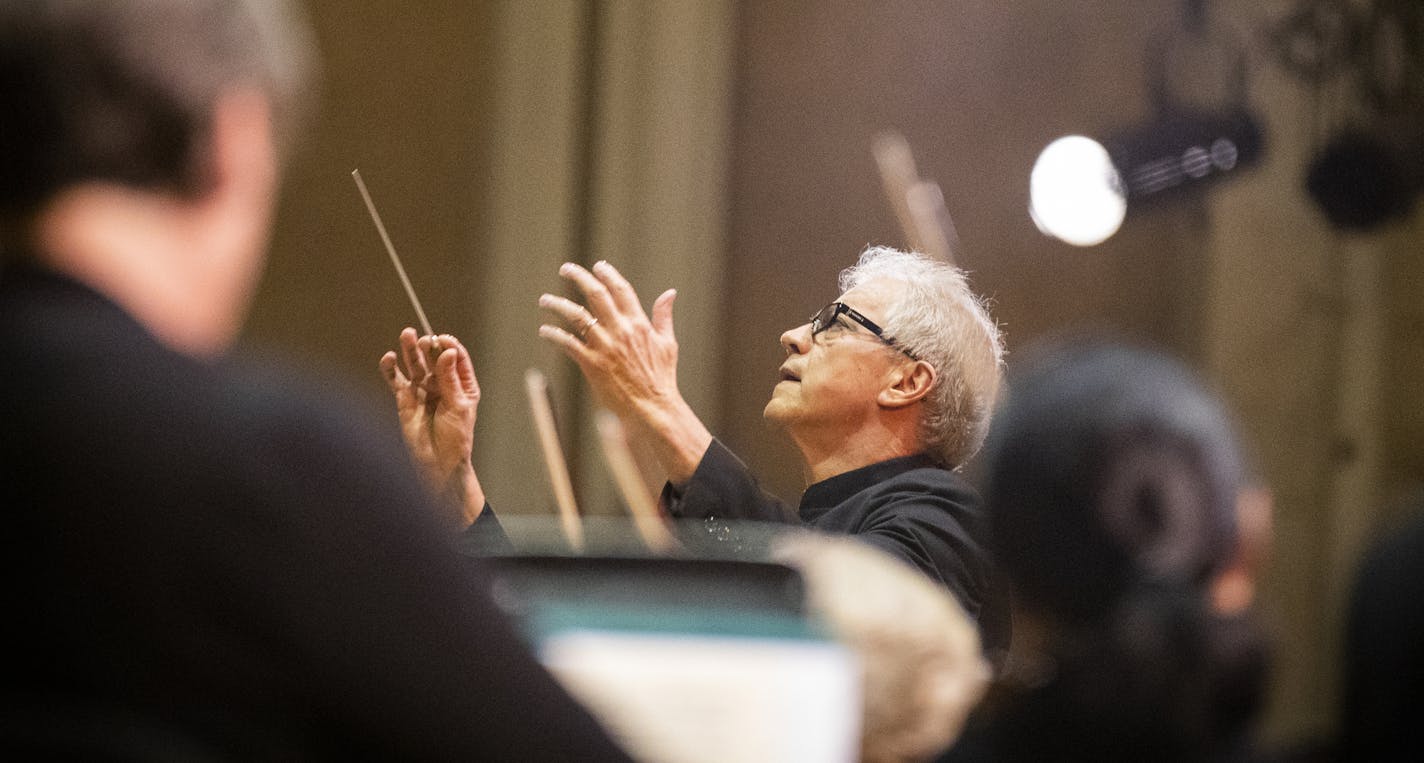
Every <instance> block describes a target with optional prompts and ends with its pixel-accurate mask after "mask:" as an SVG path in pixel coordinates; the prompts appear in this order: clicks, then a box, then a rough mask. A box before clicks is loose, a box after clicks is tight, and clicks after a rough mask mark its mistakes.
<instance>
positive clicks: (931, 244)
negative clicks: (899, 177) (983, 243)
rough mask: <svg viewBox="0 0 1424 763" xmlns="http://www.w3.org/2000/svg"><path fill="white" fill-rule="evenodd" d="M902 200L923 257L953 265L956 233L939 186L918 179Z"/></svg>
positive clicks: (957, 237) (957, 243) (956, 245)
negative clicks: (912, 224) (922, 247)
mask: <svg viewBox="0 0 1424 763" xmlns="http://www.w3.org/2000/svg"><path fill="white" fill-rule="evenodd" d="M905 200H906V202H907V203H908V206H909V208H910V218H911V219H912V220H914V224H915V229H916V230H917V231H919V234H920V243H921V245H922V246H924V250H923V251H924V252H925V254H928V255H930V256H932V257H938V258H939V259H941V260H943V261H945V262H948V263H950V264H951V265H953V264H954V251H955V250H956V249H958V248H959V234H958V232H956V231H955V229H954V220H953V219H952V218H950V216H949V210H948V209H946V208H945V206H944V192H943V191H941V190H940V188H939V184H937V183H934V182H932V181H929V180H920V181H918V182H916V183H915V184H914V185H912V186H910V189H909V191H908V192H907V193H906V194H905Z"/></svg>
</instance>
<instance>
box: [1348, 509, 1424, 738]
mask: <svg viewBox="0 0 1424 763" xmlns="http://www.w3.org/2000/svg"><path fill="white" fill-rule="evenodd" d="M1401 514H1402V515H1403V520H1402V521H1401V523H1400V524H1399V525H1398V526H1395V527H1391V528H1390V529H1389V530H1387V531H1384V532H1381V533H1380V534H1379V535H1378V536H1377V537H1375V538H1373V539H1372V540H1371V542H1370V545H1369V546H1368V547H1367V548H1366V550H1365V553H1364V556H1363V557H1362V559H1361V561H1360V566H1359V569H1358V570H1357V571H1356V573H1355V580H1354V585H1353V587H1352V589H1351V592H1350V608H1349V614H1348V616H1347V617H1346V620H1345V649H1344V652H1345V670H1344V674H1345V676H1344V692H1343V695H1344V696H1343V707H1342V710H1343V715H1342V718H1341V733H1340V738H1339V742H1338V746H1339V752H1340V758H1342V759H1344V760H1383V761H1394V760H1399V761H1403V760H1415V759H1417V758H1418V757H1419V754H1420V752H1419V751H1420V749H1421V747H1424V744H1421V742H1424V703H1421V702H1420V701H1419V694H1420V690H1421V689H1424V498H1420V497H1417V496H1416V497H1414V498H1413V499H1412V500H1410V501H1409V502H1408V503H1406V504H1405V507H1404V510H1403V511H1402V512H1401Z"/></svg>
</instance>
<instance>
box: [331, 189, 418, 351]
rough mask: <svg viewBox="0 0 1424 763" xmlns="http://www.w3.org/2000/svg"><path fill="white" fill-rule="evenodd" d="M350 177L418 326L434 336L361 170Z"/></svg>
mask: <svg viewBox="0 0 1424 763" xmlns="http://www.w3.org/2000/svg"><path fill="white" fill-rule="evenodd" d="M351 179H352V180H355V181H356V190H358V191H360V192H361V198H362V199H364V200H365V201H366V210H367V211H368V212H370V213H371V222H373V223H375V224H376V231H377V232H379V233H380V234H381V241H383V242H385V245H386V252H387V253H389V254H390V255H391V264H392V265H395V266H396V275H399V276H400V280H401V284H402V285H403V286H405V293H406V296H408V297H410V304H411V305H412V306H413V307H415V314H416V315H417V316H419V317H420V327H421V328H422V329H424V330H425V336H434V334H435V332H434V331H432V330H431V329H430V320H429V319H428V318H426V317H425V310H424V309H423V308H421V306H420V300H419V299H417V298H416V296H415V289H414V288H412V287H411V285H410V278H408V277H406V274H405V268H404V267H402V266H401V261H400V257H398V256H396V248H395V245H393V244H392V243H391V237H390V236H388V235H386V226H385V225H384V224H383V223H382V222H381V216H380V215H379V214H377V213H376V205H375V203H373V202H372V201H371V193H370V192H369V191H367V190H366V183H365V182H363V181H362V180H361V171H360V170H351Z"/></svg>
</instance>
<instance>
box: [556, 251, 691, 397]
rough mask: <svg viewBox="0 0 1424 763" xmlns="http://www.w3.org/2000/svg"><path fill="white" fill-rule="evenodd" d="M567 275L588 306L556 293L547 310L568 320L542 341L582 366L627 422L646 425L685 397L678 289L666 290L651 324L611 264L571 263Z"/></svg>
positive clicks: (558, 323)
mask: <svg viewBox="0 0 1424 763" xmlns="http://www.w3.org/2000/svg"><path fill="white" fill-rule="evenodd" d="M559 275H561V276H563V277H564V278H567V279H568V280H570V281H572V282H573V283H574V285H576V286H577V287H578V289H579V291H581V292H582V293H583V296H584V301H585V303H586V305H587V306H585V305H580V304H579V303H577V302H574V301H572V300H568V299H565V298H563V297H558V296H555V295H553V294H545V295H543V296H541V297H540V298H539V306H540V307H543V308H544V309H546V310H548V311H550V312H552V313H554V314H555V315H557V316H558V317H559V318H561V319H562V321H556V322H550V323H545V324H544V325H542V326H540V327H539V336H541V337H543V338H545V339H547V340H549V341H550V342H553V343H554V344H556V345H558V346H559V347H560V348H561V349H563V351H564V352H565V353H566V354H567V355H568V356H569V357H570V358H572V359H573V360H574V362H576V363H578V366H579V368H580V369H581V370H582V371H583V374H584V376H585V377H586V378H587V379H588V382H589V384H590V385H591V386H592V387H593V390H594V394H595V395H596V396H597V397H598V400H599V402H600V403H601V404H602V405H603V406H604V407H606V408H608V409H609V410H611V411H613V412H614V413H616V414H618V416H619V417H620V418H623V419H625V420H626V419H629V418H631V419H632V420H634V421H639V422H644V423H648V421H647V420H648V419H649V417H653V416H656V414H657V412H658V411H660V410H663V409H666V408H667V407H668V406H670V405H676V404H678V403H679V402H680V401H681V400H682V395H681V393H679V391H678V388H677V337H675V336H674V335H673V325H672V303H673V300H674V299H675V298H676V297H677V292H676V291H674V290H672V289H668V290H667V291H665V292H663V293H662V295H660V296H659V297H658V298H657V300H655V301H654V302H653V316H652V318H651V319H649V318H648V315H647V313H645V312H643V306H642V304H640V303H639V301H638V294H637V292H635V291H634V290H633V287H632V285H631V284H629V283H628V280H627V279H626V278H624V277H623V275H622V274H621V273H619V272H618V271H617V270H616V269H615V268H614V267H613V266H612V265H609V264H608V263H607V262H602V261H600V262H598V263H596V264H594V266H593V269H592V270H591V271H590V270H588V269H585V268H583V267H580V266H578V265H575V264H573V263H565V264H564V265H563V267H561V268H559Z"/></svg>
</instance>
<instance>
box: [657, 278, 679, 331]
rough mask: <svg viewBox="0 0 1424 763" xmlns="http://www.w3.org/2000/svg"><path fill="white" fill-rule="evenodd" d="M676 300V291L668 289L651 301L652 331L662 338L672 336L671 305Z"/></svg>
mask: <svg viewBox="0 0 1424 763" xmlns="http://www.w3.org/2000/svg"><path fill="white" fill-rule="evenodd" d="M676 300H677V289H668V290H667V291H665V292H663V293H662V294H659V295H658V298H657V299H656V300H654V301H653V329H654V330H655V331H657V332H658V333H659V334H662V335H663V336H667V337H671V336H673V330H672V303H673V302H674V301H676Z"/></svg>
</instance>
